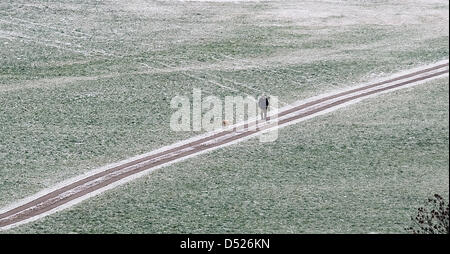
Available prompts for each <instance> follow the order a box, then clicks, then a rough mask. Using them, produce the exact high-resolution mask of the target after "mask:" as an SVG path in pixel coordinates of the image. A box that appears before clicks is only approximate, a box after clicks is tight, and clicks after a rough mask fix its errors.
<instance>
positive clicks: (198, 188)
mask: <svg viewBox="0 0 450 254" xmlns="http://www.w3.org/2000/svg"><path fill="white" fill-rule="evenodd" d="M448 94H449V83H448V78H444V79H439V80H436V81H431V82H428V83H425V84H422V85H419V86H416V87H413V88H407V89H404V90H400V91H396V92H393V93H390V94H385V95H380V96H379V97H376V98H371V99H368V100H366V101H363V102H361V103H359V104H355V105H352V106H349V107H346V108H344V109H340V110H338V111H336V112H333V113H330V114H327V115H323V116H319V117H316V118H314V119H311V120H309V121H306V122H302V123H300V124H296V125H292V126H289V127H286V128H284V129H282V130H281V131H280V136H279V139H278V140H277V141H276V142H274V143H268V144H266V145H264V146H263V145H262V144H261V143H259V141H258V140H257V139H251V140H249V141H247V142H244V143H240V144H237V145H233V146H231V147H227V148H224V149H221V150H218V151H214V152H211V153H209V154H206V155H202V156H199V157H196V158H194V159H189V160H188V161H185V162H181V163H178V164H175V165H172V166H170V167H167V168H163V169H160V170H158V171H156V172H154V173H152V174H150V175H149V176H147V177H144V178H141V179H138V180H136V181H134V182H131V183H128V184H126V185H124V186H121V187H118V188H117V189H115V190H111V191H108V192H107V193H105V194H104V195H101V196H98V197H95V198H93V199H90V200H88V201H85V202H83V203H82V204H80V205H77V206H75V207H73V208H71V209H69V210H66V211H63V212H60V213H58V214H54V215H51V216H49V217H46V218H44V219H42V220H41V221H39V222H34V223H31V224H28V225H25V226H21V227H18V228H16V229H14V230H12V231H10V232H13V233H38V232H39V233H55V232H58V233H68V232H79V233H112V232H121V233H368V232H383V233H401V232H404V231H403V228H404V227H405V226H407V225H408V224H409V216H410V215H412V214H413V213H414V210H415V208H416V207H418V206H421V205H422V204H423V202H424V201H425V199H426V198H427V197H429V196H430V195H432V194H433V193H441V194H443V195H444V196H445V197H446V198H447V199H448V185H449V182H448V179H449V170H448V166H449V161H448V157H449V153H448V152H449V147H448V144H449V143H448V142H449V118H448V108H449V104H448V99H449V98H448Z"/></svg>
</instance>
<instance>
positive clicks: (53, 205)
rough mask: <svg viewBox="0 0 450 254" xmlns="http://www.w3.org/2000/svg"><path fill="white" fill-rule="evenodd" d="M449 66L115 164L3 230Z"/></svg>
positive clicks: (39, 201)
mask: <svg viewBox="0 0 450 254" xmlns="http://www.w3.org/2000/svg"><path fill="white" fill-rule="evenodd" d="M448 66H449V64H448V61H447V62H446V63H442V64H437V65H434V66H431V67H428V68H424V69H421V70H418V71H414V72H411V73H408V74H404V75H401V76H398V77H395V78H391V79H388V80H384V81H380V82H377V83H373V84H370V85H366V86H362V87H359V88H355V89H351V90H347V91H344V92H340V93H336V94H333V95H329V96H326V97H323V98H319V99H316V100H313V101H310V102H307V103H303V104H301V105H298V106H294V107H292V108H289V109H286V110H282V111H281V112H278V113H277V114H276V115H275V116H270V117H269V119H268V121H267V122H263V123H261V122H260V121H251V122H247V123H244V124H237V125H235V126H233V127H232V128H231V129H227V130H223V131H218V132H213V133H211V134H207V135H206V136H204V137H201V138H198V139H195V140H192V141H190V142H187V143H185V144H180V145H177V146H174V147H172V148H169V149H166V150H163V151H161V152H157V153H154V154H151V155H148V156H145V157H142V158H140V159H136V160H132V161H129V162H126V163H123V164H121V165H118V166H115V167H111V168H109V169H106V170H104V171H101V172H98V173H95V174H93V175H90V176H87V177H85V178H82V179H80V180H78V181H75V182H73V183H70V184H67V185H66V186H63V187H61V188H58V189H56V190H53V191H50V192H49V193H46V194H43V195H42V196H40V197H38V198H36V199H34V200H31V201H29V202H26V203H24V204H21V205H17V206H16V207H13V208H11V209H9V210H7V211H5V212H3V213H1V214H0V229H7V228H11V227H13V226H16V225H19V224H23V223H26V222H29V221H31V220H33V219H37V218H39V217H42V216H43V215H48V214H49V213H51V212H52V211H54V210H56V209H57V208H60V207H62V206H64V205H65V204H68V203H69V202H74V201H77V200H79V201H80V202H81V199H83V198H85V197H87V196H88V195H90V194H91V193H96V192H98V191H101V190H102V189H104V188H107V187H108V186H110V185H112V184H115V183H117V182H119V181H121V180H124V179H125V180H126V179H127V178H129V177H132V176H134V175H136V174H139V173H143V172H146V171H147V170H150V169H153V168H156V167H158V166H164V165H166V164H169V163H172V162H175V161H178V160H180V159H184V158H188V157H190V156H194V155H196V154H199V153H202V152H206V151H210V150H212V149H218V148H220V147H222V146H224V145H229V144H231V143H233V142H237V141H240V140H242V139H245V138H248V137H251V136H253V135H257V134H259V133H262V132H263V131H266V130H270V129H271V128H280V127H283V126H285V125H287V124H289V123H291V122H295V121H296V120H299V119H302V118H305V117H308V116H313V115H314V114H317V113H320V112H324V111H326V110H330V109H333V108H336V107H338V106H341V105H343V104H345V103H348V102H351V101H357V100H358V99H360V98H364V97H367V96H370V95H374V94H377V93H382V92H385V91H389V90H392V89H396V88H399V87H402V86H406V85H409V84H414V83H416V82H421V81H425V80H427V79H430V78H434V77H438V76H441V75H445V74H447V73H448V72H449V70H448ZM250 127H254V128H250Z"/></svg>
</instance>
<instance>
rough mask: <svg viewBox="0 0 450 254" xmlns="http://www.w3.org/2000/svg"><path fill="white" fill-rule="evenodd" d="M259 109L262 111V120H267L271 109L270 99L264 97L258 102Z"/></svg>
mask: <svg viewBox="0 0 450 254" xmlns="http://www.w3.org/2000/svg"><path fill="white" fill-rule="evenodd" d="M258 105H259V108H260V109H261V120H267V110H268V108H269V98H268V97H267V96H265V95H262V96H261V97H260V98H259V101H258Z"/></svg>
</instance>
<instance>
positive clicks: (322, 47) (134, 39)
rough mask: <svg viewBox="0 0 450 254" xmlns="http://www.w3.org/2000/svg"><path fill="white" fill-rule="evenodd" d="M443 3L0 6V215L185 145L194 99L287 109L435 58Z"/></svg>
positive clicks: (444, 21) (444, 49)
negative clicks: (178, 99) (178, 111)
mask: <svg viewBox="0 0 450 254" xmlns="http://www.w3.org/2000/svg"><path fill="white" fill-rule="evenodd" d="M448 5H449V4H448V1H437V0H433V1H425V0H417V1H413V0H408V1H356V0H355V1H337V0H336V1H144V0H130V1H121V0H115V1H111V0H110V1H101V2H100V1H82V0H75V1H56V0H54V1H22V0H19V1H12V0H5V1H1V2H0V106H1V111H0V122H1V131H0V140H1V142H0V206H2V207H3V206H5V205H7V204H9V203H11V202H13V201H15V200H18V199H21V198H24V197H26V196H29V195H32V194H34V193H36V192H38V191H40V190H42V189H45V188H48V187H51V186H53V185H54V184H55V183H58V182H61V181H63V180H65V179H68V178H71V177H74V176H77V175H80V174H82V173H85V172H88V171H89V170H91V169H93V168H97V167H100V166H103V165H105V164H109V163H111V162H115V161H119V160H122V159H125V158H128V157H131V156H134V155H136V154H142V153H145V152H148V151H151V150H154V149H156V148H159V147H161V146H164V145H167V144H170V143H173V142H174V141H177V140H181V139H184V138H187V137H190V136H193V135H196V134H198V133H174V132H172V131H170V128H169V119H170V115H171V114H172V113H173V111H172V110H171V109H170V106H169V103H170V100H171V99H172V98H173V97H174V96H177V95H191V93H192V89H193V88H202V91H203V92H204V94H205V95H216V96H226V95H245V94H251V95H254V96H257V95H259V94H260V93H268V94H271V95H275V96H278V97H279V99H280V101H282V102H283V103H290V102H293V101H296V100H299V99H304V98H308V97H311V96H315V95H318V94H321V93H324V92H328V91H331V90H336V89H339V88H344V87H348V86H352V85H354V84H358V83H361V82H365V81H368V80H372V79H374V78H379V77H383V76H387V75H389V74H390V73H394V72H397V71H399V70H403V69H410V68H412V67H415V66H421V65H425V64H429V63H432V62H435V61H439V60H442V59H446V58H448V33H449V26H448V22H449V20H448V10H449V9H448ZM236 91H238V92H236ZM171 170H175V169H173V168H172V169H171Z"/></svg>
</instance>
